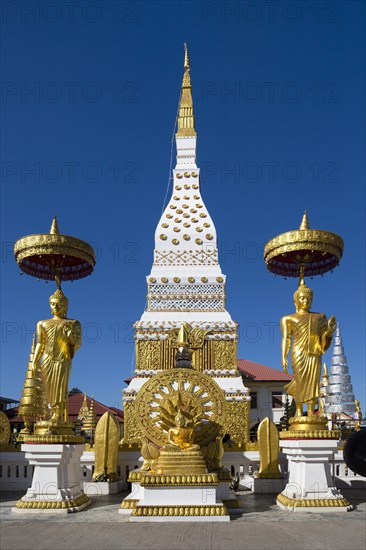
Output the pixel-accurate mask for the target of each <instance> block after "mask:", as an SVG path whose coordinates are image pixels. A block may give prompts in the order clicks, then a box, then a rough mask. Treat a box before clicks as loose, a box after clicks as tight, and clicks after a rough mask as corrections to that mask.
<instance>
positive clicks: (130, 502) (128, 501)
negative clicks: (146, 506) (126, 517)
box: [120, 498, 139, 510]
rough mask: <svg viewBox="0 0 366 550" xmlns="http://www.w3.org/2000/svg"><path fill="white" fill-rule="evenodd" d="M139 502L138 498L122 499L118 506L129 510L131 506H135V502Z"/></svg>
mask: <svg viewBox="0 0 366 550" xmlns="http://www.w3.org/2000/svg"><path fill="white" fill-rule="evenodd" d="M138 502H139V499H138V498H130V499H125V500H122V502H121V506H120V508H122V509H124V510H131V509H132V508H136V504H137V503H138Z"/></svg>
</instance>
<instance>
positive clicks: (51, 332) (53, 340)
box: [32, 288, 81, 425]
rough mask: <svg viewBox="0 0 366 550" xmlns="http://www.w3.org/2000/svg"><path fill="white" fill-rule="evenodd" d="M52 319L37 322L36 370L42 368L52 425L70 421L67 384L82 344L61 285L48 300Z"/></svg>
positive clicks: (76, 323) (34, 364) (77, 326)
mask: <svg viewBox="0 0 366 550" xmlns="http://www.w3.org/2000/svg"><path fill="white" fill-rule="evenodd" d="M49 302H50V307H51V311H52V313H53V317H52V319H46V320H44V321H39V322H38V323H37V344H36V348H35V351H34V358H33V366H32V370H33V373H34V374H36V373H37V369H38V368H39V367H40V369H41V373H42V383H43V388H44V392H45V398H46V402H47V404H48V406H49V407H50V409H51V424H53V425H57V424H58V423H60V422H62V421H64V422H67V420H68V406H67V405H68V384H69V378H70V372H71V362H72V359H73V357H74V354H75V352H76V351H77V350H78V349H79V348H80V346H81V325H80V323H79V321H77V320H75V319H68V318H67V317H66V316H67V309H68V299H67V298H66V296H65V295H64V293H63V292H62V290H61V288H58V289H57V290H56V292H55V293H54V294H53V295H52V296H50V299H49Z"/></svg>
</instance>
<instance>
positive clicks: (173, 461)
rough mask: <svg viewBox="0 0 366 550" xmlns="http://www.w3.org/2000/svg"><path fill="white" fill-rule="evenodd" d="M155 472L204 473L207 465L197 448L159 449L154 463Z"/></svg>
mask: <svg viewBox="0 0 366 550" xmlns="http://www.w3.org/2000/svg"><path fill="white" fill-rule="evenodd" d="M156 472H157V474H181V475H184V474H185V475H194V474H206V473H207V466H206V462H205V460H204V458H203V456H202V453H201V451H200V450H199V449H187V450H181V449H178V450H170V449H161V451H160V455H159V458H158V461H157V464H156Z"/></svg>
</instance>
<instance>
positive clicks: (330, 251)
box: [264, 211, 344, 277]
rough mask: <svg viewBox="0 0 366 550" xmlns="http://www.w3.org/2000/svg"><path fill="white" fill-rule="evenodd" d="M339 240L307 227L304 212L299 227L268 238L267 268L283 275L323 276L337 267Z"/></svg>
mask: <svg viewBox="0 0 366 550" xmlns="http://www.w3.org/2000/svg"><path fill="white" fill-rule="evenodd" d="M343 246H344V243H343V239H342V238H341V237H339V235H336V233H331V232H329V231H324V230H320V229H310V227H309V220H308V216H307V213H306V211H305V213H304V215H303V217H302V220H301V224H300V227H299V229H295V230H292V231H287V232H286V233H282V234H280V235H277V237H275V238H274V239H271V240H270V241H269V242H268V243H267V244H266V246H265V248H264V260H265V262H266V265H267V269H268V270H269V271H271V272H272V273H275V274H276V275H282V276H284V277H299V276H300V275H301V273H302V277H304V276H314V275H323V274H324V273H326V272H327V271H330V270H332V269H334V268H335V267H337V265H338V264H339V261H340V259H341V258H342V254H343Z"/></svg>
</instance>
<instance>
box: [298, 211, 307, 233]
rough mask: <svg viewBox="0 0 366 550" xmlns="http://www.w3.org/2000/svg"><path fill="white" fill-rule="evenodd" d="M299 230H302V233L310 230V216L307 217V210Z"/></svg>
mask: <svg viewBox="0 0 366 550" xmlns="http://www.w3.org/2000/svg"><path fill="white" fill-rule="evenodd" d="M299 229H300V231H306V230H307V229H309V220H308V215H307V212H306V210H305V212H304V215H303V217H302V220H301V224H300V227H299Z"/></svg>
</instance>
